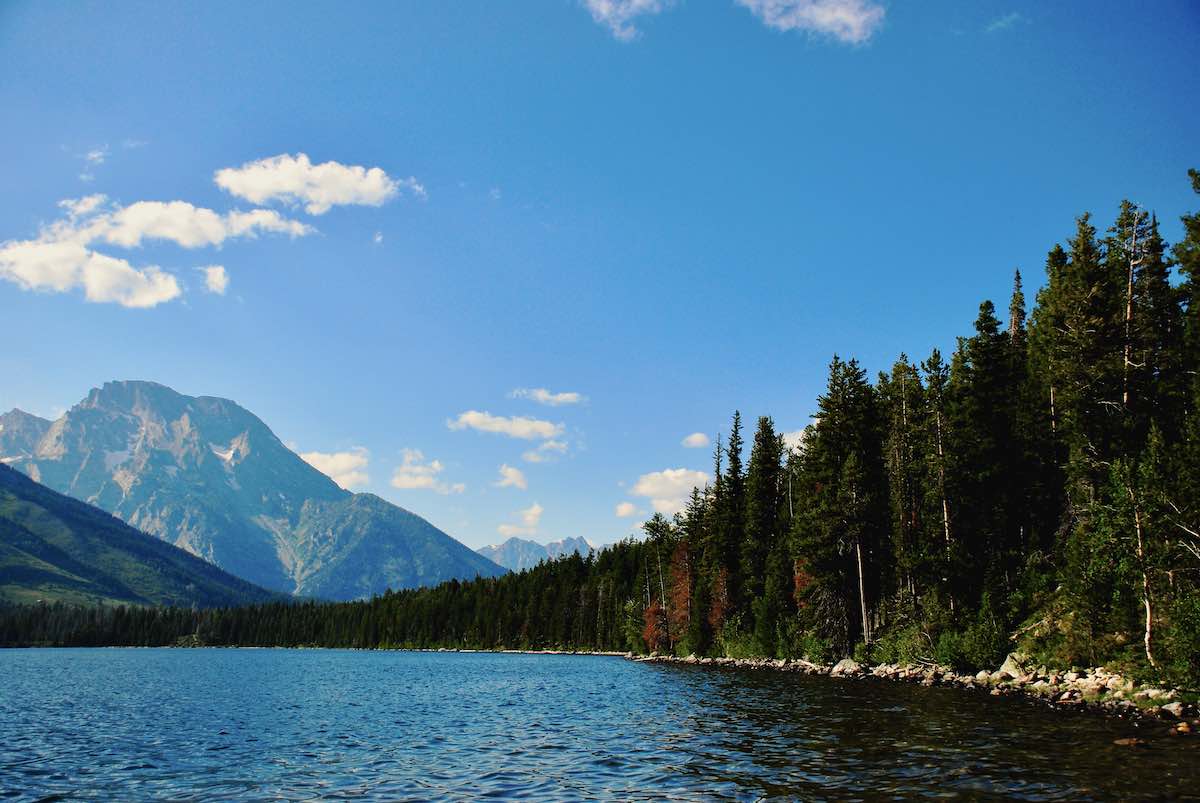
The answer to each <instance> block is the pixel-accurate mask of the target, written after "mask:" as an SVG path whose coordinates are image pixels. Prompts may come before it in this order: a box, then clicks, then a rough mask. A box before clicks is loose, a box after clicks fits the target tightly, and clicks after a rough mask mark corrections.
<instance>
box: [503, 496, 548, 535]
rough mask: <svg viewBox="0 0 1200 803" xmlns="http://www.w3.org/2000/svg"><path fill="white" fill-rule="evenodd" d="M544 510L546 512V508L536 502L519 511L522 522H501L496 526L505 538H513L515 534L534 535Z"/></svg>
mask: <svg viewBox="0 0 1200 803" xmlns="http://www.w3.org/2000/svg"><path fill="white" fill-rule="evenodd" d="M543 512H545V510H544V508H543V507H542V506H541V505H539V504H538V503H537V502H534V503H533V504H532V505H530V506H529V507H527V508H525V509H524V510H520V511H517V516H518V517H519V518H520V519H521V523H520V524H501V525H500V526H499V527H497V528H496V532H498V533H500V534H501V535H503V536H504V537H505V538H511V537H512V536H514V535H534V534H536V533H537V528H538V523H539V522H541V520H542V513H543Z"/></svg>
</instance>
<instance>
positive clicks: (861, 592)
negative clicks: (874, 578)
mask: <svg viewBox="0 0 1200 803" xmlns="http://www.w3.org/2000/svg"><path fill="white" fill-rule="evenodd" d="M854 553H855V556H856V557H857V558H858V604H859V607H860V608H861V610H862V627H863V641H864V642H865V643H867V644H870V643H871V623H870V622H869V621H867V589H866V586H865V585H864V584H863V561H862V539H861V538H859V539H857V540H856V541H855V542H854Z"/></svg>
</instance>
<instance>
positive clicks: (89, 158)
mask: <svg viewBox="0 0 1200 803" xmlns="http://www.w3.org/2000/svg"><path fill="white" fill-rule="evenodd" d="M107 158H108V146H107V145H101V146H100V147H99V148H92V149H91V150H90V151H88V152H87V153H85V154H84V155H83V160H84V161H85V162H87V163H88V164H90V165H102V164H104V160H105V159H107Z"/></svg>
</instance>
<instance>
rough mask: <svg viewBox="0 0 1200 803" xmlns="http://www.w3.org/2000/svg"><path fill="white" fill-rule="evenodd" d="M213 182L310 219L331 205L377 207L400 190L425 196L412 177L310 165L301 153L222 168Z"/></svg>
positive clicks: (337, 165)
mask: <svg viewBox="0 0 1200 803" xmlns="http://www.w3.org/2000/svg"><path fill="white" fill-rule="evenodd" d="M213 178H214V180H215V181H216V183H217V186H218V187H220V188H221V189H223V190H225V191H226V192H228V193H230V194H231V195H235V196H237V197H238V198H244V199H246V200H247V201H250V202H251V203H256V204H265V203H269V202H271V201H281V202H283V203H286V204H303V205H304V210H305V211H306V212H308V213H309V214H310V215H323V214H325V213H326V212H328V211H329V210H330V209H331V208H333V207H334V206H345V205H361V206H380V205H382V204H383V203H385V202H386V201H388V200H390V199H391V198H394V197H395V196H396V195H397V194H399V193H400V191H401V190H408V191H409V192H410V193H412V194H413V195H415V196H417V197H424V196H425V187H424V186H423V185H422V184H421V183H420V182H419V181H417V180H416V179H415V178H413V177H412V176H409V177H408V178H393V177H392V176H389V175H388V174H387V173H386V172H385V171H384V170H383V169H382V168H379V167H371V168H367V167H363V166H361V165H345V164H341V163H340V162H333V161H330V162H322V163H321V164H313V163H312V161H311V160H310V159H309V158H308V155H307V154H304V153H298V154H296V155H295V156H292V155H291V154H287V153H284V154H280V155H279V156H272V157H270V158H267V159H259V160H257V161H254V162H247V163H246V164H244V165H242V166H241V167H226V168H223V169H221V170H218V171H217V172H216V174H215V175H214V177H213Z"/></svg>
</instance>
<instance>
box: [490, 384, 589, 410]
mask: <svg viewBox="0 0 1200 803" xmlns="http://www.w3.org/2000/svg"><path fill="white" fill-rule="evenodd" d="M508 395H509V397H510V398H513V399H529V400H530V401H535V402H537V403H538V404H545V405H548V406H550V407H560V406H562V405H564V404H579V403H580V402H584V401H587V397H586V396H584V395H583V394H582V393H576V392H575V391H564V392H562V393H551V392H550V391H548V390H546V389H545V388H517V389H516V390H514V391H513V392H512V393H510V394H508Z"/></svg>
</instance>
